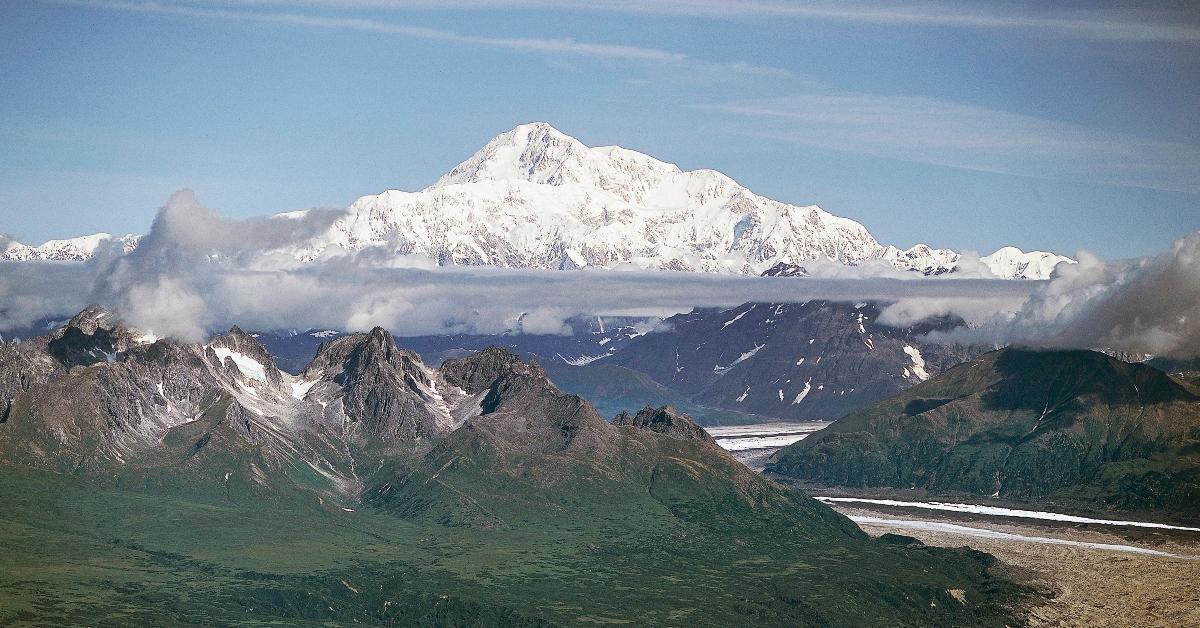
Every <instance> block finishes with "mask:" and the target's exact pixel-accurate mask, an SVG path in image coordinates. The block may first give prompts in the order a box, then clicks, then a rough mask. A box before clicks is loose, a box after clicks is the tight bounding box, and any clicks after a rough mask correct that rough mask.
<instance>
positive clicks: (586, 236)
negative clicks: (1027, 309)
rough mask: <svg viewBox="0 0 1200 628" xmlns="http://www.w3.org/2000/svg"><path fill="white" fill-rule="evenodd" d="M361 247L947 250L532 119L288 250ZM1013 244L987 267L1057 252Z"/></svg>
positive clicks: (1041, 262) (715, 260)
mask: <svg viewBox="0 0 1200 628" xmlns="http://www.w3.org/2000/svg"><path fill="white" fill-rule="evenodd" d="M365 248H380V249H384V250H387V251H388V252H390V253H392V254H395V255H415V256H418V257H421V258H428V259H432V260H436V261H437V262H438V263H439V264H476V265H477V264H486V265H493V266H504V267H522V268H544V269H569V268H581V267H604V268H612V267H617V266H621V265H625V264H629V265H632V266H635V267H639V268H647V269H665V270H687V271H701V272H726V273H739V274H747V275H749V274H753V275H758V274H761V273H762V272H763V271H765V270H767V269H769V268H771V267H773V266H775V265H776V264H778V263H780V262H785V263H793V264H795V263H803V262H810V261H814V260H831V261H836V262H841V263H844V264H852V265H857V264H861V263H864V262H868V261H871V260H883V261H885V262H888V263H890V264H891V265H892V266H894V267H895V268H898V269H901V270H913V271H919V272H924V273H927V274H940V273H943V272H948V271H950V270H952V269H954V268H955V266H956V264H957V262H958V260H959V254H958V253H956V252H954V251H951V250H949V249H933V248H931V247H929V246H926V245H923V244H919V245H917V246H914V247H912V248H909V249H907V250H901V249H898V248H896V247H893V246H883V245H881V244H880V243H879V242H878V241H876V240H875V238H874V237H873V236H872V235H871V234H870V232H869V231H867V229H866V227H864V226H863V225H861V224H859V223H857V222H854V221H853V220H849V219H846V218H840V217H838V216H834V215H832V214H829V213H828V212H826V211H824V210H823V209H821V208H820V207H818V206H816V205H809V206H796V205H789V204H786V203H781V202H778V201H774V200H771V199H768V198H765V197H763V196H760V195H758V194H755V193H753V192H751V191H750V190H748V189H746V188H745V187H743V186H741V185H739V184H738V183H737V182H736V181H734V180H733V179H731V178H729V177H727V176H725V175H724V174H721V173H720V172H717V171H715V170H693V171H684V170H681V169H680V168H679V167H678V166H676V165H674V164H670V163H666V162H663V161H659V160H657V159H655V158H653V157H650V156H648V155H644V154H642V153H639V152H635V151H632V150H627V149H624V148H620V147H617V146H602V147H588V146H585V145H584V144H583V143H582V142H580V141H579V140H576V139H575V138H572V137H570V136H568V135H565V134H563V133H561V132H559V131H558V130H557V129H555V128H553V127H552V126H550V125H549V124H546V123H542V122H536V123H532V124H525V125H521V126H518V127H516V128H515V129H512V130H511V131H508V132H507V133H504V134H502V135H500V136H498V137H496V138H495V139H493V140H492V141H490V142H488V144H487V145H486V146H484V147H483V148H482V149H481V150H480V151H479V152H477V153H475V154H474V155H472V156H471V157H470V158H469V159H467V160H466V161H464V162H462V163H461V164H459V165H457V166H455V167H454V168H453V169H452V170H450V172H448V173H446V174H445V175H444V176H442V177H441V178H440V179H438V180H437V182H435V183H434V184H433V185H431V186H429V187H428V188H425V189H424V190H421V191H419V192H402V191H397V190H389V191H386V192H384V193H382V194H378V195H373V196H364V197H362V198H360V199H358V200H357V201H355V202H354V204H353V205H351V206H350V208H349V209H348V210H347V213H346V215H345V216H344V217H342V218H341V219H339V220H337V221H336V222H335V223H334V224H333V226H332V227H331V228H330V229H329V230H328V231H327V232H326V233H324V234H322V235H320V236H318V237H317V238H314V239H313V240H312V241H311V242H309V243H307V245H306V246H304V247H302V248H301V249H300V250H299V251H297V253H298V255H299V256H300V257H301V259H306V260H307V259H314V258H316V257H318V256H321V255H323V254H326V253H327V251H329V250H331V249H332V250H335V251H336V250H337V249H342V250H351V251H355V250H362V249H365ZM1025 255H1026V256H1027V257H1028V258H1029V259H1026V260H1025V261H1024V262H1023V263H1021V264H1018V265H1010V264H1008V263H1007V261H1005V263H1002V264H999V265H996V266H992V265H991V264H989V267H991V268H996V269H1000V270H1001V271H1003V272H1001V273H998V274H999V276H1002V277H1006V278H1013V277H1022V278H1045V277H1047V276H1049V270H1050V269H1052V268H1053V266H1054V264H1055V263H1057V261H1059V260H1061V259H1064V258H1059V257H1058V256H1054V255H1052V254H1049V253H1038V252H1034V253H1029V254H1025ZM1005 259H1006V260H1007V258H1005ZM1010 267H1011V268H1010ZM1039 270H1041V271H1044V272H1043V273H1041V274H1038V273H1037V272H1035V271H1039Z"/></svg>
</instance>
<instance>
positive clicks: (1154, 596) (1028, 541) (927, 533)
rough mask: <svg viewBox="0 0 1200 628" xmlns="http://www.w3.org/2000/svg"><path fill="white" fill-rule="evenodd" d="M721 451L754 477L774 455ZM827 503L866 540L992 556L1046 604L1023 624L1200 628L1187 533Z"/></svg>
mask: <svg viewBox="0 0 1200 628" xmlns="http://www.w3.org/2000/svg"><path fill="white" fill-rule="evenodd" d="M761 427H762V429H755V426H740V427H739V428H738V431H739V435H741V436H742V437H743V438H746V437H752V436H754V435H760V436H763V437H770V436H772V435H774V434H776V433H778V432H779V431H781V430H780V428H779V427H776V426H772V425H765V426H761ZM711 429H712V428H710V430H711ZM784 431H794V430H784ZM800 438H803V436H800ZM797 440H798V439H797ZM718 442H722V441H718ZM722 444H725V443H724V442H722ZM729 449H730V450H731V451H730V453H732V454H733V455H734V456H735V457H737V458H738V459H739V460H742V462H744V463H745V464H747V466H750V467H751V468H754V469H756V470H761V469H762V468H763V466H764V465H765V464H766V462H767V461H768V459H769V458H770V456H771V455H772V454H773V453H774V452H775V451H776V448H774V447H767V448H756V449H752V450H745V449H741V450H739V449H737V448H736V447H729ZM819 492H820V493H822V494H823V495H836V492H830V491H824V490H823V491H819ZM889 497H896V496H895V495H889ZM896 499H902V498H899V497H896ZM912 499H924V497H919V498H917V497H914V498H912ZM827 503H829V505H830V506H832V507H833V508H834V509H835V510H837V511H839V512H841V513H842V514H844V515H846V516H848V517H850V518H851V519H853V520H854V521H855V522H857V523H858V524H859V525H860V526H861V527H862V528H863V529H864V530H866V531H867V532H868V533H870V534H872V535H880V534H884V533H888V532H890V533H894V534H903V535H906V536H911V537H914V538H917V539H919V540H921V541H922V542H924V543H926V544H928V545H936V546H942V547H962V546H969V547H971V548H973V549H977V550H980V551H984V552H987V553H989V554H992V555H993V556H995V557H997V558H998V559H1000V560H1001V561H1003V562H1004V563H1006V564H1008V565H1010V566H1011V567H1013V568H1015V569H1016V570H1017V571H1018V572H1019V575H1021V576H1023V577H1025V578H1027V579H1029V581H1031V582H1032V583H1034V584H1035V586H1037V587H1039V588H1041V589H1044V590H1046V591H1050V592H1052V598H1051V599H1050V601H1049V602H1047V603H1045V604H1043V605H1041V606H1038V607H1035V608H1033V609H1031V610H1030V613H1029V624H1030V625H1032V626H1164V627H1166V626H1170V627H1176V626H1200V587H1198V586H1197V585H1198V584H1200V533H1197V532H1194V531H1188V530H1177V529H1147V528H1143V527H1133V526H1111V525H1097V524H1094V523H1093V524H1080V523H1077V522H1069V521H1053V520H1035V519H1031V518H1014V517H1001V516H992V515H987V514H982V513H979V512H954V511H947V510H933V509H930V508H927V507H896V506H894V505H886V504H879V503H876V504H872V503H866V502H862V501H858V502H852V501H843V502H830V501H827ZM1041 514H1049V513H1041ZM1118 518H1119V517H1118Z"/></svg>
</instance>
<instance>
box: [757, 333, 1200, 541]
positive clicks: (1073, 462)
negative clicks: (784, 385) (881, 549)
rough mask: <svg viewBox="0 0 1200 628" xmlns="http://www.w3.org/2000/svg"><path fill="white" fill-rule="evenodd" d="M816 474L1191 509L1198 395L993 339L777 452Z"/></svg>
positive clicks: (1197, 509)
mask: <svg viewBox="0 0 1200 628" xmlns="http://www.w3.org/2000/svg"><path fill="white" fill-rule="evenodd" d="M769 471H771V472H773V473H778V474H781V475H787V476H792V477H798V478H803V479H806V480H811V481H815V482H819V483H824V484H833V485H843V486H858V487H864V486H892V487H899V488H909V487H919V488H926V489H929V490H932V491H966V492H971V493H976V494H980V495H997V496H999V497H1006V498H1010V499H1021V500H1033V499H1042V498H1050V499H1065V500H1074V501H1077V502H1079V503H1091V504H1096V505H1098V504H1104V505H1106V506H1108V507H1113V508H1121V509H1127V510H1141V511H1167V512H1171V513H1175V514H1177V515H1182V516H1186V517H1189V518H1193V519H1194V518H1196V517H1200V398H1198V397H1197V396H1196V394H1195V393H1194V392H1192V391H1190V390H1188V389H1187V388H1185V387H1184V385H1182V384H1181V383H1180V382H1179V381H1177V380H1175V379H1173V378H1172V377H1171V376H1169V375H1167V374H1166V373H1163V372H1162V371H1159V370H1157V369H1154V368H1152V367H1150V366H1147V365H1144V364H1129V363H1125V362H1121V361H1120V360H1117V359H1114V358H1112V357H1109V356H1107V355H1104V354H1101V353H1096V352H1091V351H1036V350H1028V349H1016V348H1010V349H1004V350H1001V351H996V352H993V353H990V354H987V355H985V356H983V357H981V358H979V359H977V360H974V361H972V362H968V363H966V364H962V365H959V366H957V367H955V368H952V369H950V370H949V371H947V372H946V373H944V374H943V375H941V376H939V377H937V378H935V379H932V380H930V381H928V382H925V383H923V384H921V385H918V386H916V387H914V388H912V389H910V390H908V391H906V392H904V393H901V394H899V395H896V396H895V397H892V398H890V399H888V400H886V401H883V402H880V403H878V404H875V405H873V406H871V407H870V408H867V409H865V410H862V411H859V412H855V413H852V414H850V415H848V416H846V417H844V418H842V419H839V420H838V421H836V422H834V423H833V424H831V425H830V426H829V427H827V428H825V429H824V430H821V431H820V432H817V433H815V434H813V435H811V436H809V437H808V438H806V439H805V440H803V441H801V442H799V443H796V444H794V445H791V446H789V447H787V448H785V449H783V450H781V451H780V452H779V453H778V454H777V455H776V462H775V463H774V464H773V465H771V466H770V467H769Z"/></svg>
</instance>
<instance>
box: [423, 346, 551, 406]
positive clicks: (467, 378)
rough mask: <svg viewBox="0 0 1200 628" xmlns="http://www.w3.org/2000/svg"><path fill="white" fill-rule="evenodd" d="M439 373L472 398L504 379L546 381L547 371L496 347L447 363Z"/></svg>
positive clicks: (534, 363)
mask: <svg viewBox="0 0 1200 628" xmlns="http://www.w3.org/2000/svg"><path fill="white" fill-rule="evenodd" d="M439 372H440V373H441V374H442V377H444V378H446V381H447V382H449V383H450V384H451V385H454V386H457V387H459V388H461V389H463V390H464V391H465V392H466V393H467V394H469V395H474V394H476V393H479V392H481V391H483V390H487V389H488V388H491V387H492V386H493V384H495V383H496V381H497V380H499V379H501V378H502V377H504V376H509V375H519V376H528V377H534V378H541V379H545V378H546V372H545V371H544V370H543V369H542V367H541V366H540V365H539V364H538V363H537V362H534V361H529V362H525V361H524V360H522V359H521V358H520V357H518V356H517V355H516V354H514V353H512V352H510V351H508V350H507V349H503V348H500V347H497V346H495V345H493V346H490V347H488V348H486V349H484V350H483V351H480V352H479V353H476V354H474V355H469V356H467V357H464V358H454V359H450V360H446V361H445V362H443V363H442V367H441V369H439ZM548 381H549V380H547V382H548Z"/></svg>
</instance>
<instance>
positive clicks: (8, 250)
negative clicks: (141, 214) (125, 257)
mask: <svg viewBox="0 0 1200 628" xmlns="http://www.w3.org/2000/svg"><path fill="white" fill-rule="evenodd" d="M139 239H140V238H139V236H134V235H125V236H121V237H119V238H118V237H114V236H113V235H112V234H109V233H93V234H91V235H85V236H79V237H75V238H66V239H62V240H47V241H46V242H43V243H42V244H39V245H37V246H31V245H28V244H22V243H20V242H17V241H15V240H9V241H7V242H0V260H5V261H14V262H30V261H58V262H80V261H84V260H88V259H91V258H92V257H93V256H95V255H96V252H97V251H98V250H99V249H100V247H101V245H103V244H105V243H108V242H110V241H115V242H116V243H117V244H119V245H120V247H121V251H122V252H123V253H128V252H130V251H132V250H133V249H134V248H135V247H136V246H137V243H138V240H139Z"/></svg>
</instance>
